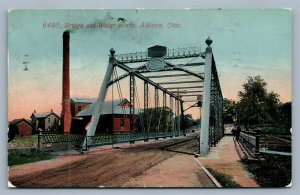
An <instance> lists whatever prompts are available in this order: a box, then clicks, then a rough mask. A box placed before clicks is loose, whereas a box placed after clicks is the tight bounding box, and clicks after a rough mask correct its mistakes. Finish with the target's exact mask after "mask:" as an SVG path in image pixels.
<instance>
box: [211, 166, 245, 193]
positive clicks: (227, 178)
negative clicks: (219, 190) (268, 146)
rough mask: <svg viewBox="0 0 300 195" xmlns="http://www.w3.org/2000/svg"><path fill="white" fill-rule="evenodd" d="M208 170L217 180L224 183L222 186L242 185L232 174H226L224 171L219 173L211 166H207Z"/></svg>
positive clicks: (233, 186) (237, 186)
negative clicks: (234, 179)
mask: <svg viewBox="0 0 300 195" xmlns="http://www.w3.org/2000/svg"><path fill="white" fill-rule="evenodd" d="M207 170H208V171H209V172H210V173H211V174H212V175H213V176H214V178H216V180H217V181H218V182H219V183H220V184H221V185H222V187H226V188H239V187H241V186H240V185H239V184H237V183H236V182H235V181H233V178H232V177H231V176H230V175H226V174H223V173H219V172H217V171H215V170H213V169H211V168H207Z"/></svg>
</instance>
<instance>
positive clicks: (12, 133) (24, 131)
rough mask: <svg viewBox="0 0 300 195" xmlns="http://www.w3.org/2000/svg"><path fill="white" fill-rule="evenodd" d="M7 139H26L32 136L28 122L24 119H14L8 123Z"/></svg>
mask: <svg viewBox="0 0 300 195" xmlns="http://www.w3.org/2000/svg"><path fill="white" fill-rule="evenodd" d="M8 134H9V138H12V139H13V138H14V137H26V136H31V135H32V127H31V123H30V121H29V120H26V119H24V118H21V119H14V120H12V121H10V122H9V132H8Z"/></svg>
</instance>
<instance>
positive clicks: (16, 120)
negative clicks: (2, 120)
mask: <svg viewBox="0 0 300 195" xmlns="http://www.w3.org/2000/svg"><path fill="white" fill-rule="evenodd" d="M22 121H23V122H26V123H28V124H29V125H31V121H29V120H27V119H24V118H19V119H14V120H12V121H10V122H9V124H10V125H17V124H19V123H20V122H22Z"/></svg>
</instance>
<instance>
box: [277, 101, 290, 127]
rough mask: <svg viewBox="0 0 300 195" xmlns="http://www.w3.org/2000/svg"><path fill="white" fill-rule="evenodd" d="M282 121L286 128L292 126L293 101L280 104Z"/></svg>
mask: <svg viewBox="0 0 300 195" xmlns="http://www.w3.org/2000/svg"><path fill="white" fill-rule="evenodd" d="M279 112H280V122H281V124H283V125H284V126H285V127H286V128H288V129H289V128H291V127H292V102H286V103H284V104H281V105H280V106H279Z"/></svg>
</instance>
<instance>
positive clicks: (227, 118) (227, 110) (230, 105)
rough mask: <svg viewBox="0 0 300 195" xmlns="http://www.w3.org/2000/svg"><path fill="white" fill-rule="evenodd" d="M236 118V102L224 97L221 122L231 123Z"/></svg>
mask: <svg viewBox="0 0 300 195" xmlns="http://www.w3.org/2000/svg"><path fill="white" fill-rule="evenodd" d="M236 119H237V103H236V102H235V101H233V100H229V99H226V98H225V99H224V101H223V122H224V124H233V123H234V122H235V121H236Z"/></svg>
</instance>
